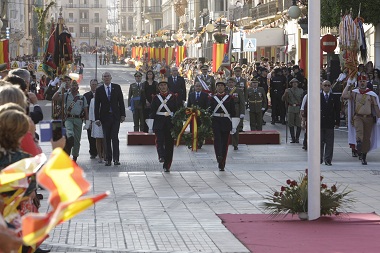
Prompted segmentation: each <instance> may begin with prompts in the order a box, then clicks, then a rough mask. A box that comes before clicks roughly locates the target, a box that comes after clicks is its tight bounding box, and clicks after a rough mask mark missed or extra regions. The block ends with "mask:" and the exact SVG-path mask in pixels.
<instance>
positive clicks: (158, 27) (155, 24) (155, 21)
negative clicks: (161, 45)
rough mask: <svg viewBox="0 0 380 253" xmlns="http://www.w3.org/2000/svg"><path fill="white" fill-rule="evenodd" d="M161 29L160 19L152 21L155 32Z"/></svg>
mask: <svg viewBox="0 0 380 253" xmlns="http://www.w3.org/2000/svg"><path fill="white" fill-rule="evenodd" d="M161 27H162V20H161V19H155V20H154V28H155V30H156V31H157V30H160V29H161Z"/></svg>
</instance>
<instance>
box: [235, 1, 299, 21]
mask: <svg viewBox="0 0 380 253" xmlns="http://www.w3.org/2000/svg"><path fill="white" fill-rule="evenodd" d="M290 6H292V0H274V1H271V2H269V3H266V4H260V5H257V6H255V7H250V8H249V7H248V5H245V6H244V7H243V8H235V9H234V10H233V18H234V20H237V21H238V22H239V23H240V25H244V26H245V25H247V21H248V23H249V21H250V20H253V21H259V20H264V19H266V18H269V17H273V16H275V15H280V14H282V13H283V12H286V11H287V10H288V9H289V7H290Z"/></svg>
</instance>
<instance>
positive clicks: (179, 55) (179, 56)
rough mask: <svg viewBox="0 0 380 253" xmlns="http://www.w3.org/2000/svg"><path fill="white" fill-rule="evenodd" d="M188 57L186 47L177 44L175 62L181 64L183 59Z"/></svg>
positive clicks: (177, 64)
mask: <svg viewBox="0 0 380 253" xmlns="http://www.w3.org/2000/svg"><path fill="white" fill-rule="evenodd" d="M185 58H186V47H185V46H177V47H176V48H175V64H176V66H179V65H180V64H181V63H182V61H183V59H185Z"/></svg>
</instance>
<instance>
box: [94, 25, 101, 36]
mask: <svg viewBox="0 0 380 253" xmlns="http://www.w3.org/2000/svg"><path fill="white" fill-rule="evenodd" d="M99 34H100V32H99V27H95V36H96V37H99Z"/></svg>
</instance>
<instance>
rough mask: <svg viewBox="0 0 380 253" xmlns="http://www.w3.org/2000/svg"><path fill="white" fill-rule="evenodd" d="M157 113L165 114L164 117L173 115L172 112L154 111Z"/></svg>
mask: <svg viewBox="0 0 380 253" xmlns="http://www.w3.org/2000/svg"><path fill="white" fill-rule="evenodd" d="M156 114H157V115H162V116H165V117H169V116H173V113H172V112H171V113H169V112H157V113H156Z"/></svg>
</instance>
